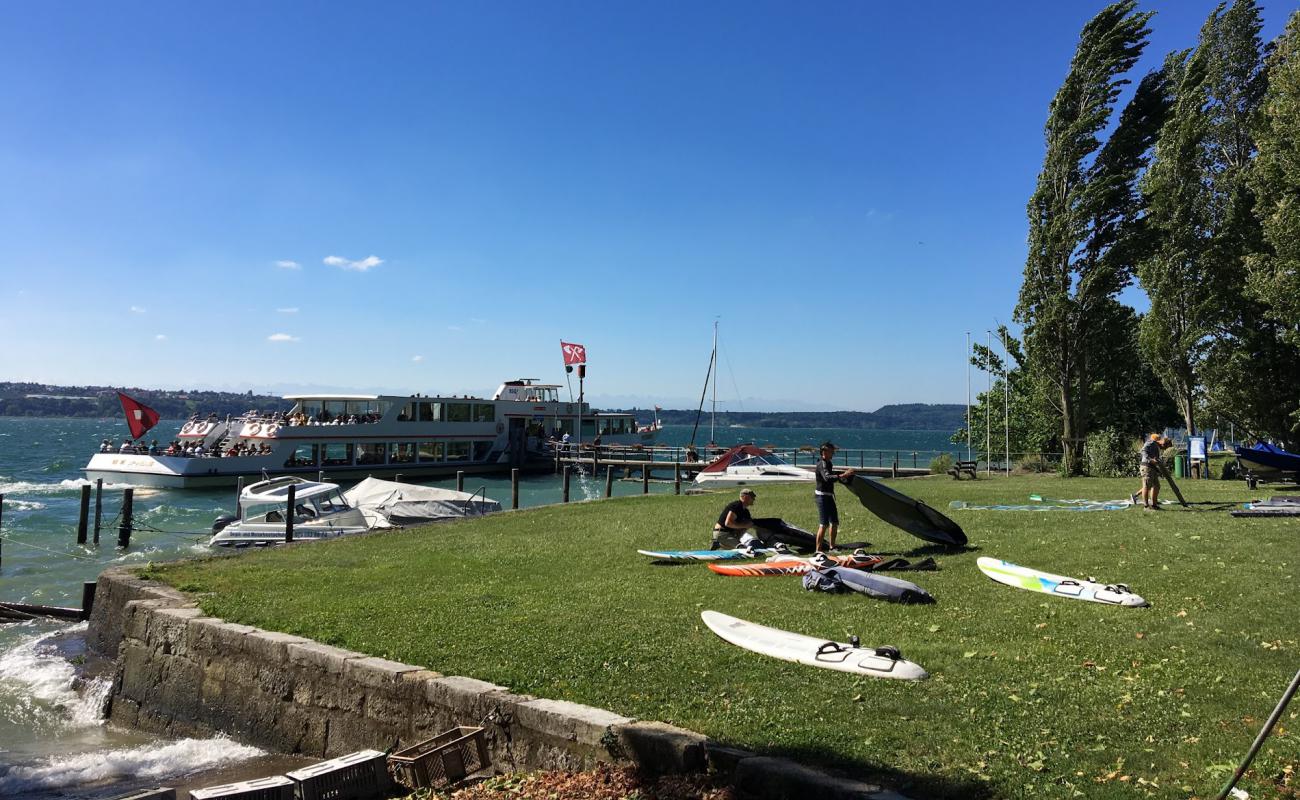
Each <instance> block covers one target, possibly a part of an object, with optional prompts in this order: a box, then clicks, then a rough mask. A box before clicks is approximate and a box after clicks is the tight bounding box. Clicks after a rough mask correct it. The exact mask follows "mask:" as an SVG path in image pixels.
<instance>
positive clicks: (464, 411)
mask: <svg viewBox="0 0 1300 800" xmlns="http://www.w3.org/2000/svg"><path fill="white" fill-rule="evenodd" d="M469 420H470V404H469V403H448V404H447V421H448V422H469Z"/></svg>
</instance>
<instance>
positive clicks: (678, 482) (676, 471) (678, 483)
mask: <svg viewBox="0 0 1300 800" xmlns="http://www.w3.org/2000/svg"><path fill="white" fill-rule="evenodd" d="M681 493H682V465H681V463H677V464H673V494H681Z"/></svg>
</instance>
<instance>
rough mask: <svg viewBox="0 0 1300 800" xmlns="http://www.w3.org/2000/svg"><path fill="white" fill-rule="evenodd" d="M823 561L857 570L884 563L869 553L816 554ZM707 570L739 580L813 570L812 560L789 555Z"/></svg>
mask: <svg viewBox="0 0 1300 800" xmlns="http://www.w3.org/2000/svg"><path fill="white" fill-rule="evenodd" d="M818 555H819V556H821V558H823V559H824V562H823V563H825V564H826V565H827V566H839V567H856V568H859V569H869V568H870V567H872V566H875V565H876V564H879V563H880V562H882V561H884V560H885V559H884V557H883V556H876V555H871V554H869V553H861V552H855V553H849V554H847V555H842V556H830V555H826V554H824V553H821V554H818ZM709 569H711V570H713V571H714V572H716V573H718V574H719V575H730V576H732V577H741V578H762V577H767V576H771V575H802V574H804V573H805V572H807V571H808V570H810V569H814V565H813V559H811V558H799V557H798V556H791V555H776V556H769V557H768V559H767V561H766V562H764V563H762V564H709Z"/></svg>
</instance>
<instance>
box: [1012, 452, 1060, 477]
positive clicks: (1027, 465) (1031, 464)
mask: <svg viewBox="0 0 1300 800" xmlns="http://www.w3.org/2000/svg"><path fill="white" fill-rule="evenodd" d="M1060 465H1061V460H1060V459H1059V458H1049V457H1047V455H1046V454H1044V453H1035V454H1033V455H1028V456H1025V457H1024V458H1022V459H1020V460H1019V461H1017V462H1016V472H1017V473H1019V474H1022V475H1023V474H1027V473H1033V474H1041V475H1046V474H1047V473H1049V472H1056V470H1057V468H1059V467H1060Z"/></svg>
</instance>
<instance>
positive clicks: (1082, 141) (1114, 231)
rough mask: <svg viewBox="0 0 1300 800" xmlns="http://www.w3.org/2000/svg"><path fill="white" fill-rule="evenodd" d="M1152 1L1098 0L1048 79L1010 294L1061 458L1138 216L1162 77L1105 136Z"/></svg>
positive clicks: (1068, 451)
mask: <svg viewBox="0 0 1300 800" xmlns="http://www.w3.org/2000/svg"><path fill="white" fill-rule="evenodd" d="M1150 17H1151V14H1150V13H1144V12H1138V11H1137V5H1136V3H1135V2H1133V1H1132V0H1125V1H1124V2H1119V3H1114V4H1112V5H1110V6H1107V7H1106V8H1105V9H1103V10H1102V11H1101V13H1099V14H1098V15H1097V16H1096V17H1094V18H1093V19H1092V20H1091V21H1090V22H1088V24H1087V25H1085V26H1084V28H1083V32H1082V34H1081V35H1080V39H1079V45H1078V48H1077V50H1076V51H1075V55H1074V59H1073V61H1072V62H1071V64H1070V71H1069V74H1068V75H1067V76H1066V79H1065V82H1064V83H1063V84H1062V86H1061V88H1060V89H1059V90H1058V91H1057V94H1056V97H1055V98H1054V99H1053V100H1052V105H1051V108H1050V111H1049V114H1048V119H1047V125H1046V129H1045V134H1046V144H1047V152H1046V155H1045V156H1044V159H1043V169H1042V172H1041V173H1040V174H1039V177H1038V184H1037V187H1036V188H1035V191H1034V194H1033V197H1032V198H1031V199H1030V201H1029V255H1028V258H1027V259H1026V262H1025V277H1024V282H1023V284H1022V285H1021V289H1020V300H1019V303H1018V304H1017V306H1016V319H1017V320H1018V321H1019V322H1021V323H1022V324H1023V325H1024V332H1025V351H1026V355H1027V356H1028V358H1027V361H1026V365H1025V366H1026V373H1027V377H1028V379H1029V380H1030V381H1032V382H1033V383H1035V384H1037V387H1038V388H1037V389H1036V390H1035V391H1037V392H1038V393H1040V396H1041V397H1042V399H1044V400H1046V401H1047V402H1048V404H1049V405H1048V409H1047V413H1049V414H1051V415H1052V416H1054V417H1056V418H1057V419H1058V420H1059V421H1060V439H1061V447H1062V467H1063V469H1064V471H1065V472H1066V473H1067V474H1073V473H1075V472H1077V471H1078V470H1079V469H1080V467H1081V464H1080V463H1079V456H1080V454H1081V450H1082V444H1083V439H1084V437H1086V436H1087V433H1088V428H1089V425H1090V412H1089V408H1088V402H1089V395H1090V393H1091V392H1092V391H1093V388H1094V387H1093V383H1094V373H1095V372H1096V365H1097V364H1098V363H1099V362H1101V361H1105V360H1108V359H1111V358H1113V357H1114V354H1112V353H1107V352H1105V351H1104V350H1101V349H1100V348H1099V346H1098V334H1099V333H1100V330H1101V328H1100V327H1099V326H1100V325H1101V324H1103V318H1104V316H1105V307H1106V306H1107V305H1108V304H1109V303H1111V302H1113V301H1114V298H1115V296H1116V295H1117V294H1118V293H1119V291H1120V290H1121V289H1122V288H1123V287H1124V286H1125V285H1126V284H1127V283H1128V280H1129V274H1130V266H1129V263H1130V252H1131V251H1132V250H1133V249H1134V248H1135V247H1137V246H1138V243H1140V241H1141V238H1140V237H1132V238H1131V237H1127V236H1126V235H1125V232H1126V230H1127V229H1126V226H1125V224H1124V222H1125V220H1130V219H1133V218H1135V217H1136V216H1137V211H1138V208H1137V206H1138V202H1139V201H1138V199H1137V196H1136V194H1135V191H1134V188H1133V185H1134V182H1135V181H1136V180H1137V174H1138V170H1139V169H1140V168H1141V167H1142V165H1143V164H1144V163H1145V158H1146V155H1145V154H1146V151H1147V150H1148V149H1149V146H1150V141H1151V138H1152V135H1153V133H1154V131H1155V130H1157V129H1158V127H1159V125H1160V122H1161V121H1162V118H1163V109H1162V103H1163V97H1164V90H1163V79H1162V78H1161V77H1159V76H1154V77H1151V78H1149V79H1147V80H1144V81H1143V82H1142V84H1141V86H1139V90H1140V91H1138V92H1137V93H1135V96H1134V99H1133V100H1132V101H1131V102H1130V104H1129V106H1128V108H1127V109H1126V110H1125V112H1124V113H1123V114H1122V115H1121V118H1120V121H1119V125H1118V126H1117V129H1116V131H1115V133H1114V134H1113V135H1112V136H1111V138H1110V140H1109V141H1108V142H1107V143H1106V145H1105V146H1104V147H1103V145H1102V142H1101V140H1100V135H1101V132H1102V131H1103V130H1104V129H1105V128H1106V126H1107V125H1108V124H1109V122H1110V118H1111V114H1112V111H1113V110H1114V106H1115V102H1116V100H1117V98H1118V97H1119V93H1120V90H1121V89H1122V87H1123V86H1124V85H1125V84H1126V83H1127V82H1128V81H1127V80H1125V79H1124V78H1123V77H1122V76H1123V75H1124V73H1125V72H1127V71H1128V69H1129V68H1130V67H1132V66H1133V64H1134V63H1135V62H1136V61H1137V59H1138V57H1139V56H1140V55H1141V53H1142V49H1143V48H1144V47H1145V44H1146V37H1147V33H1148V30H1147V28H1146V23H1147V21H1148V20H1149V19H1150Z"/></svg>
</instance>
